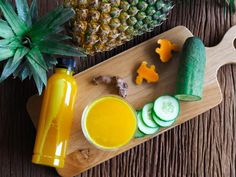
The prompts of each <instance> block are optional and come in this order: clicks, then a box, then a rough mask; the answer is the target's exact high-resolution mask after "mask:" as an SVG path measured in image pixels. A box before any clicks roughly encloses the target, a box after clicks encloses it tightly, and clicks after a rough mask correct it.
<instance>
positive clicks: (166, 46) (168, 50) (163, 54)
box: [156, 39, 179, 63]
mask: <svg viewBox="0 0 236 177" xmlns="http://www.w3.org/2000/svg"><path fill="white" fill-rule="evenodd" d="M157 43H158V44H159V45H160V47H158V48H156V53H157V54H159V56H160V60H161V61H162V62H163V63H166V62H168V61H169V60H170V59H171V58H172V57H173V54H172V51H175V52H178V51H179V47H178V46H177V45H176V44H173V43H172V42H171V41H169V40H167V39H159V40H158V41H157Z"/></svg>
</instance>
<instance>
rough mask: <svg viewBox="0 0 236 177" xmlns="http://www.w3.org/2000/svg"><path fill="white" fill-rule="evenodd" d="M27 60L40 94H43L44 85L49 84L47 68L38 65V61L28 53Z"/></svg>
mask: <svg viewBox="0 0 236 177" xmlns="http://www.w3.org/2000/svg"><path fill="white" fill-rule="evenodd" d="M26 58H27V61H28V63H29V68H30V70H31V72H32V74H33V78H34V81H35V84H36V86H37V89H38V93H39V95H41V94H42V90H43V85H47V74H46V70H45V69H44V68H42V67H41V66H40V65H38V63H37V62H35V60H34V59H33V58H32V55H29V54H28V55H26Z"/></svg>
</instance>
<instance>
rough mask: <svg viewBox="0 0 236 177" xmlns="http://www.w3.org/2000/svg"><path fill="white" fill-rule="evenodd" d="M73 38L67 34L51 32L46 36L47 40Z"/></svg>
mask: <svg viewBox="0 0 236 177" xmlns="http://www.w3.org/2000/svg"><path fill="white" fill-rule="evenodd" d="M71 39H72V38H71V37H70V36H67V35H65V34H60V33H58V34H51V35H49V36H47V37H46V40H53V41H65V40H71Z"/></svg>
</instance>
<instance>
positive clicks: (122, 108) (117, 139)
mask: <svg viewBox="0 0 236 177" xmlns="http://www.w3.org/2000/svg"><path fill="white" fill-rule="evenodd" d="M136 128H137V122H136V113H135V111H134V110H133V108H132V107H131V106H130V105H129V104H128V103H127V102H126V101H125V100H123V99H122V98H120V97H118V96H105V97H102V98H99V99H97V100H95V101H94V102H93V103H92V104H90V105H89V106H87V107H86V109H85V110H84V113H83V117H82V129H83V132H84V135H85V136H86V138H87V139H88V140H89V141H90V142H91V143H92V144H94V145H95V146H97V147H98V148H101V149H105V150H111V149H117V148H119V147H121V146H124V145H126V144H127V143H128V142H129V141H130V140H131V139H132V138H133V136H134V134H135V132H136Z"/></svg>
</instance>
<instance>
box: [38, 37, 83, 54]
mask: <svg viewBox="0 0 236 177" xmlns="http://www.w3.org/2000/svg"><path fill="white" fill-rule="evenodd" d="M38 46H39V49H40V51H41V52H42V53H46V54H54V55H64V56H75V57H86V55H85V54H84V53H82V52H80V51H78V50H77V49H76V48H74V47H72V46H70V45H66V44H62V43H60V42H57V41H42V42H40V43H39V44H38Z"/></svg>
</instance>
